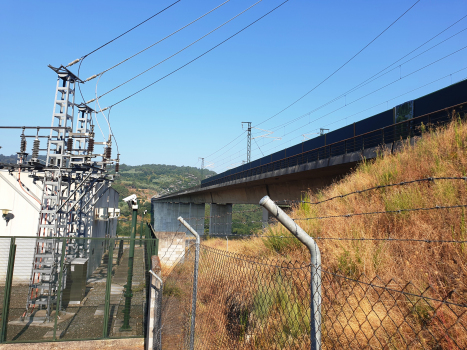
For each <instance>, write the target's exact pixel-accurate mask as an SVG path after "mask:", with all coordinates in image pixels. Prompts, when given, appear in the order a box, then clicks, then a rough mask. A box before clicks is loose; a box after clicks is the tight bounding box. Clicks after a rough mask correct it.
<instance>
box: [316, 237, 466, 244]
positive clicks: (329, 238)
mask: <svg viewBox="0 0 467 350" xmlns="http://www.w3.org/2000/svg"><path fill="white" fill-rule="evenodd" d="M314 239H315V240H335V241H389V242H420V243H459V244H463V243H467V240H465V241H457V240H442V239H427V238H425V239H422V238H419V239H417V238H392V237H388V238H355V237H314Z"/></svg>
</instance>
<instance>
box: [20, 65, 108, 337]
mask: <svg viewBox="0 0 467 350" xmlns="http://www.w3.org/2000/svg"><path fill="white" fill-rule="evenodd" d="M49 67H50V68H51V69H52V70H53V71H54V72H55V73H57V76H58V77H57V85H56V90H55V100H54V107H53V112H52V123H51V126H50V127H47V129H50V135H49V142H48V145H47V158H46V164H45V166H44V168H43V169H41V170H40V171H41V172H42V173H43V183H44V186H43V191H42V198H41V200H40V202H41V207H40V214H39V222H38V230H37V240H36V247H35V250H34V258H33V262H32V272H31V279H30V283H29V293H28V300H27V302H26V312H25V313H24V314H23V317H24V316H26V315H27V313H28V311H30V313H32V312H33V311H34V310H37V309H41V308H45V309H46V310H47V312H46V315H47V316H46V318H47V319H50V315H51V312H52V310H53V304H55V310H57V313H56V317H57V316H58V312H59V311H60V307H61V305H60V300H61V294H62V292H63V289H64V287H65V286H64V285H63V280H65V278H66V277H64V274H66V271H64V270H63V264H62V263H60V261H61V257H63V256H64V259H66V261H70V260H71V259H73V258H77V257H82V258H86V257H87V256H88V254H89V251H88V250H89V247H88V244H87V241H86V240H85V239H84V238H85V237H87V236H89V234H90V224H91V222H92V215H91V214H89V211H90V209H92V208H93V206H94V204H95V202H96V201H93V199H94V197H95V196H96V195H97V193H98V192H99V190H100V188H102V186H107V185H108V182H109V179H106V177H105V176H106V170H105V165H102V167H96V166H91V165H90V161H91V158H92V157H94V155H93V154H88V148H87V142H88V140H89V139H90V138H91V137H92V135H91V134H92V127H91V125H90V124H91V120H92V113H95V111H94V110H92V109H91V108H89V107H88V106H86V105H84V104H80V105H78V106H77V105H75V85H76V83H77V82H78V83H79V82H82V81H81V80H80V79H79V78H78V77H77V76H76V75H74V74H73V73H72V72H71V71H70V70H68V69H67V68H66V67H63V66H60V67H58V68H55V67H52V66H49ZM75 107H78V109H79V112H80V113H79V115H78V116H77V120H76V121H75ZM30 128H31V127H30ZM34 128H36V129H38V128H39V127H34ZM23 129H24V128H23ZM73 131H74V132H73ZM99 181H104V184H103V185H102V186H101V187H100V188H99V190H97V191H96V183H97V182H99ZM110 181H111V179H110ZM94 191H95V192H94ZM105 192H106V191H104V193H105ZM102 195H103V194H102V193H101V195H100V196H99V198H100V197H102ZM78 205H79V206H80V208H79V209H76V208H75V207H76V206H78ZM50 237H54V238H57V239H56V240H47V239H46V238H50ZM68 237H76V239H75V240H74V241H73V240H68V241H66V242H62V241H61V238H68ZM65 276H66V275H65ZM54 337H55V333H54Z"/></svg>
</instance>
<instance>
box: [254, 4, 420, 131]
mask: <svg viewBox="0 0 467 350" xmlns="http://www.w3.org/2000/svg"><path fill="white" fill-rule="evenodd" d="M419 2H420V0H417V1H416V2H415V3H414V4H413V5H412V6H410V7H409V8H408V9H407V10H406V11H405V12H404V13H403V14H402V15H400V16H399V17H398V18H397V19H396V20H395V21H394V22H392V23H391V24H390V25H389V26H388V27H386V29H384V30H383V31H382V32H381V33H379V34H378V35H377V36H376V37H375V38H374V39H373V40H371V41H370V42H369V43H368V44H366V45H365V46H364V47H363V48H362V49H361V50H360V51H358V52H357V53H356V54H355V55H353V56H352V57H351V58H350V59H349V60H348V61H347V62H345V63H344V64H343V65H341V66H340V67H339V68H337V69H336V70H335V71H334V72H332V73H331V74H330V75H328V77H327V78H325V79H324V80H322V81H321V82H320V83H319V84H318V85H316V86H315V87H313V88H312V89H311V90H309V91H308V92H307V93H306V94H304V95H302V96H301V97H300V98H298V99H297V100H295V101H294V102H292V103H291V104H289V105H288V106H287V107H285V108H284V109H282V110H281V111H280V112H278V113H276V114H274V115H273V116H272V117H269V118H267V119H265V120H263V121H262V122H260V123H259V124H256V125H255V127H257V126H259V125H261V124H263V123H265V122H267V121H268V120H271V119H272V118H274V117H276V116H278V115H279V114H281V113H282V112H284V111H286V110H287V109H289V108H290V107H292V106H293V105H295V104H296V103H297V102H299V101H300V100H302V99H303V98H305V97H306V96H307V95H308V94H310V93H311V92H313V91H314V90H315V89H317V88H318V87H319V86H321V85H322V84H323V83H324V82H326V81H327V80H328V79H330V78H331V77H332V76H333V75H334V74H336V73H337V72H338V71H340V70H341V69H342V68H344V67H345V66H346V65H347V64H348V63H350V62H351V61H352V60H353V59H354V58H355V57H357V56H358V55H359V54H360V53H362V52H363V51H364V50H365V49H366V48H367V47H368V46H370V45H371V44H372V43H373V42H374V41H375V40H376V39H378V38H379V37H380V36H381V35H383V34H384V33H385V32H386V31H387V30H388V29H389V28H391V27H392V26H393V25H394V24H395V23H396V22H397V21H399V20H400V19H401V18H402V17H404V15H405V14H406V13H407V12H409V11H410V10H411V9H412V8H413V7H414V6H415V5H417V4H418V3H419Z"/></svg>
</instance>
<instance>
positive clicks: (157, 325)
mask: <svg viewBox="0 0 467 350" xmlns="http://www.w3.org/2000/svg"><path fill="white" fill-rule="evenodd" d="M149 273H151V274H152V275H153V276H154V277H155V278H156V279H157V280H158V281H159V284H160V287H159V290H157V289H156V291H157V299H156V300H157V314H156V315H155V322H154V328H153V332H154V334H155V337H154V340H155V344H154V347H153V348H154V350H161V349H162V292H163V290H164V282H162V278H160V277H159V276H157V274H155V273H154V271H152V270H149Z"/></svg>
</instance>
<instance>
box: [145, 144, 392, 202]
mask: <svg viewBox="0 0 467 350" xmlns="http://www.w3.org/2000/svg"><path fill="white" fill-rule="evenodd" d="M385 148H386V149H388V150H392V149H393V144H392V143H390V144H387V145H386V146H385ZM378 150H381V147H374V148H371V149H366V150H364V151H363V152H361V151H358V152H352V153H348V154H344V155H340V156H336V157H331V158H326V159H322V160H317V161H315V162H311V163H306V164H302V165H296V166H291V167H288V168H285V169H280V170H276V171H271V172H267V173H264V174H258V175H255V176H250V177H247V178H243V179H239V180H234V181H230V182H227V183H223V184H221V185H214V186H209V187H204V188H200V187H196V188H192V189H188V190H185V191H183V192H179V193H177V194H173V195H168V196H164V197H159V198H154V199H153V202H175V203H231V204H258V203H259V201H260V199H261V198H262V197H264V196H266V195H268V196H269V197H270V198H271V199H273V200H274V201H277V202H278V203H284V204H285V203H286V201H287V200H289V201H290V200H300V199H301V198H303V194H304V192H307V191H308V190H311V191H316V190H319V189H322V188H324V187H326V186H329V185H330V184H332V183H333V182H335V181H337V180H339V179H340V178H342V177H343V176H345V175H347V174H348V173H349V172H350V171H351V170H352V169H354V168H355V167H356V165H357V164H358V163H359V162H360V161H361V160H362V159H363V158H365V159H372V158H375V157H376V155H377V153H378Z"/></svg>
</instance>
